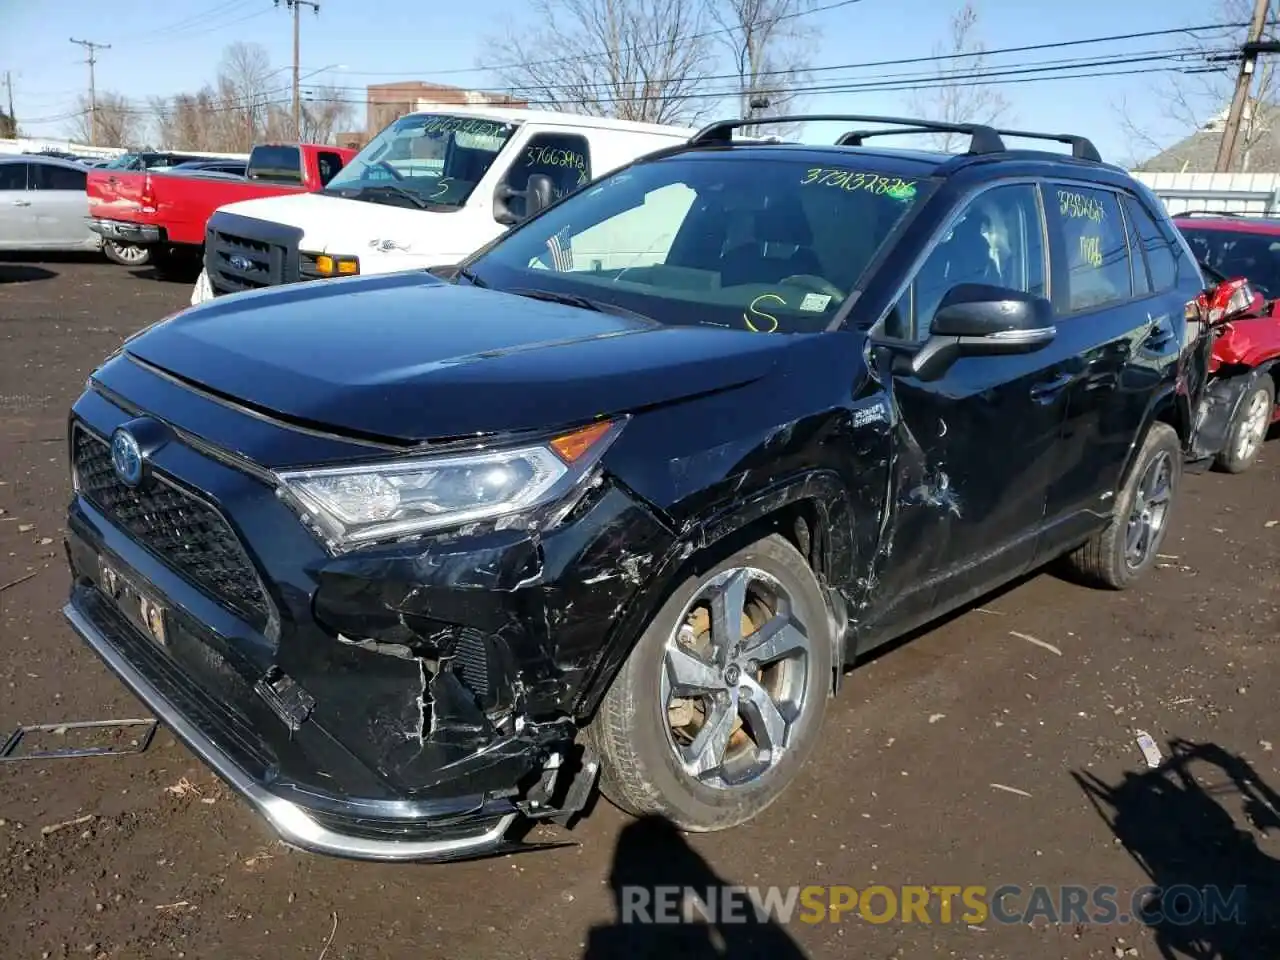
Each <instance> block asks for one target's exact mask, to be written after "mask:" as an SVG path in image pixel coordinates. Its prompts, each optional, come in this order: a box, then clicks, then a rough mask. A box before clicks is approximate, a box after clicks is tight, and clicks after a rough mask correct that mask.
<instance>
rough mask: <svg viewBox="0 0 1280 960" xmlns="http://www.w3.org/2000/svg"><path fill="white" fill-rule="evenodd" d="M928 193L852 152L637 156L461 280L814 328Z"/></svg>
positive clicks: (598, 302)
mask: <svg viewBox="0 0 1280 960" xmlns="http://www.w3.org/2000/svg"><path fill="white" fill-rule="evenodd" d="M934 188H935V183H934V181H932V180H929V179H926V178H923V177H921V178H917V177H914V176H911V175H909V174H908V175H904V172H903V170H901V169H899V170H893V169H887V168H881V167H879V166H877V165H875V162H874V161H868V159H867V158H864V157H860V156H855V155H848V156H835V157H830V158H828V159H827V160H826V162H825V163H818V162H815V161H814V160H813V159H812V157H797V156H794V155H793V156H784V155H781V154H779V155H777V156H774V157H768V158H767V159H766V158H762V157H753V158H752V159H751V160H750V162H738V157H736V156H735V155H734V154H733V153H731V152H728V151H726V152H723V153H706V154H687V155H684V156H679V157H672V158H668V159H659V160H653V161H649V162H643V161H642V162H640V163H637V164H635V165H634V166H632V167H630V168H626V169H623V170H621V171H618V172H617V173H614V174H612V175H610V176H606V177H605V178H603V179H602V180H600V181H599V182H598V183H597V184H596V185H594V186H590V187H587V188H586V189H584V190H582V191H580V192H579V193H575V194H572V195H570V196H569V197H567V198H566V199H564V200H562V201H561V202H559V203H557V204H556V205H555V206H554V207H551V208H550V209H548V210H547V211H545V212H544V213H542V214H541V215H539V216H536V217H534V218H532V219H531V220H529V221H528V222H527V223H526V224H524V225H523V226H520V227H517V228H515V229H514V230H512V232H510V233H508V234H507V235H506V236H505V237H503V238H502V239H501V240H499V241H498V242H497V243H496V244H495V245H494V246H493V247H491V248H490V249H489V250H488V252H486V253H484V254H483V255H481V256H479V257H478V258H476V259H475V260H474V261H473V262H471V263H469V264H466V265H465V266H466V270H465V272H463V274H462V276H463V277H464V278H470V279H471V280H472V282H474V283H477V284H479V285H483V286H489V287H493V288H496V289H499V290H506V291H509V292H513V293H522V294H527V295H530V296H539V297H542V298H552V299H563V300H565V301H566V302H572V300H574V299H577V300H578V301H579V302H580V303H583V302H586V301H590V302H591V303H593V304H594V305H595V307H596V308H597V309H600V308H602V305H609V306H612V307H615V308H620V309H623V310H628V311H633V312H636V313H641V314H644V315H645V316H647V317H649V318H652V319H653V320H655V321H657V322H659V323H663V324H679V325H684V324H709V325H713V326H721V327H728V328H730V329H735V330H751V331H755V332H759V333H817V332H820V331H822V330H824V329H826V327H827V325H828V324H829V323H830V322H831V320H832V319H833V317H834V316H835V314H836V312H837V311H838V310H839V309H840V307H841V305H842V304H843V303H844V302H845V301H846V300H847V299H848V298H849V297H850V296H851V295H852V294H853V293H854V292H855V291H856V290H858V289H859V284H860V282H861V280H862V275H863V274H864V273H865V272H866V270H867V268H868V267H869V266H870V265H871V264H872V262H873V261H874V259H875V257H876V254H877V253H878V252H879V251H880V249H881V248H882V247H884V246H885V244H886V242H887V241H889V239H890V237H891V236H893V234H894V231H895V230H896V229H897V228H898V226H899V224H901V223H902V222H903V218H904V217H905V215H906V214H907V212H908V211H910V210H911V209H912V208H913V207H915V206H916V205H917V204H919V203H921V202H922V201H923V200H924V199H925V198H926V197H927V196H929V195H930V194H931V193H932V191H933V190H934Z"/></svg>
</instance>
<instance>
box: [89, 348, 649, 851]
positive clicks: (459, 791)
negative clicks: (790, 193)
mask: <svg viewBox="0 0 1280 960" xmlns="http://www.w3.org/2000/svg"><path fill="white" fill-rule="evenodd" d="M93 383H94V384H103V385H104V386H103V388H102V389H99V388H98V387H96V386H91V388H90V389H89V390H88V391H86V393H85V394H83V395H82V396H81V397H80V399H79V400H78V401H77V403H76V405H75V408H74V411H73V415H72V421H71V425H70V431H69V433H70V437H69V439H70V440H71V450H72V458H73V462H74V463H75V476H76V480H77V487H76V495H75V496H74V497H73V499H72V502H71V505H70V509H69V511H68V523H67V530H68V533H67V549H68V556H69V561H70V566H71V571H72V576H73V584H74V586H73V591H72V596H71V603H70V605H69V607H68V609H67V611H66V612H67V616H68V618H69V619H70V621H71V623H72V625H73V626H74V627H75V628H76V630H77V632H78V633H79V634H80V635H81V636H82V637H83V638H84V639H85V641H86V642H87V643H88V644H89V646H91V647H92V648H93V649H94V650H95V651H96V652H97V653H98V654H99V656H101V657H102V658H103V659H104V660H105V661H106V663H107V664H108V666H109V667H110V668H111V669H112V670H113V671H114V672H115V673H116V674H117V675H118V676H120V678H121V679H122V680H123V681H124V682H125V683H126V684H127V685H128V686H129V687H130V688H131V689H133V690H134V691H135V692H136V693H137V694H138V695H139V696H140V697H141V698H142V699H143V700H145V701H146V702H147V703H148V704H149V705H150V706H151V708H152V710H153V711H154V712H155V713H156V715H157V716H158V717H159V718H160V719H162V720H163V721H164V722H165V723H166V724H167V725H168V726H169V727H171V728H172V729H173V730H174V731H175V732H176V733H177V734H178V736H179V737H180V738H181V739H183V740H184V741H185V742H186V743H187V744H188V745H189V746H190V747H191V749H192V750H193V751H194V752H195V753H196V754H197V755H199V756H200V757H201V758H202V759H204V760H205V761H206V762H207V763H208V764H209V765H210V766H211V767H212V768H213V769H214V770H216V771H217V772H218V773H219V774H220V775H221V776H222V777H223V778H224V779H226V780H227V781H228V782H229V783H230V784H231V785H232V786H233V787H235V788H236V789H237V790H238V791H239V792H240V793H241V794H243V795H244V796H245V797H246V798H247V799H248V800H249V801H250V803H251V804H253V806H254V807H255V808H256V809H257V810H258V811H259V812H260V813H262V815H263V816H264V817H265V818H266V819H267V820H268V821H269V822H270V823H271V824H272V825H273V827H274V828H275V829H276V830H277V831H279V832H280V834H281V835H282V836H283V837H284V838H285V839H286V840H287V841H288V842H290V843H294V844H296V845H297V846H300V847H305V848H308V849H313V850H317V851H321V852H326V853H337V854H341V855H345V856H351V857H360V858H375V859H388V860H398V859H449V858H458V857H467V856H475V855H478V854H481V853H484V852H486V851H490V850H496V849H499V848H501V847H502V846H504V843H503V837H504V834H505V831H506V830H507V828H508V826H510V824H511V823H512V819H511V818H512V816H513V815H516V814H519V815H522V816H528V817H556V818H560V819H563V818H564V815H566V814H571V813H572V812H573V811H574V810H576V809H579V808H580V807H575V806H574V804H577V803H580V802H585V798H583V797H582V796H581V791H580V789H579V785H580V782H581V781H582V774H581V771H587V774H588V775H589V774H593V773H594V769H593V768H592V765H591V763H590V762H589V760H588V759H587V758H586V757H585V756H580V755H579V750H580V749H581V747H580V746H579V745H578V744H577V743H576V742H575V741H576V739H577V732H578V729H577V723H578V720H579V719H580V709H579V708H580V704H581V703H582V702H583V699H584V697H585V695H586V694H587V692H588V689H587V687H588V683H589V682H591V683H595V678H596V677H598V676H601V675H605V674H607V671H608V669H609V665H610V664H611V663H613V662H614V661H615V660H616V659H617V656H618V655H619V654H618V651H614V653H613V654H610V653H609V652H608V651H609V649H610V648H609V645H608V637H609V631H610V629H611V626H612V623H613V621H614V620H616V614H617V611H619V610H621V609H622V608H623V607H624V606H625V605H626V604H627V603H628V601H629V600H630V599H631V598H632V597H633V596H634V595H636V594H637V593H638V592H639V590H640V585H641V584H642V582H643V576H642V574H643V567H642V564H643V563H644V562H645V561H647V560H648V557H650V556H653V557H657V556H662V555H664V554H665V553H666V552H667V550H668V548H669V546H670V532H669V531H668V530H667V529H666V528H665V527H664V526H663V525H662V524H661V523H660V522H658V521H657V520H656V518H655V517H654V516H653V514H652V512H651V511H650V510H649V509H648V508H647V507H646V506H645V505H643V504H642V503H641V502H639V501H637V500H636V499H635V497H634V496H632V495H631V494H629V492H627V491H626V490H625V489H622V488H620V487H618V486H616V485H614V484H612V483H603V484H601V485H599V486H598V487H595V488H593V489H592V490H591V492H590V494H589V495H586V496H584V499H583V500H582V501H581V503H580V504H579V506H578V508H577V509H576V510H575V512H574V514H573V519H572V521H571V522H565V523H564V524H562V525H561V526H560V527H559V528H557V529H554V530H547V531H543V532H541V533H540V534H539V533H534V532H530V531H527V530H517V529H512V530H502V531H490V532H488V533H484V532H477V533H474V534H467V535H458V534H454V535H446V536H441V537H439V538H434V539H433V538H422V539H421V540H414V541H405V542H402V543H392V544H385V545H380V546H370V547H367V548H364V549H361V550H355V551H350V552H348V553H344V554H341V555H336V556H335V555H333V554H330V553H328V552H327V551H326V550H325V549H324V547H323V546H322V544H321V543H320V542H319V541H318V540H317V539H316V538H315V537H314V536H312V535H311V533H310V532H309V531H308V530H307V529H306V528H305V527H304V525H303V524H302V523H301V522H299V519H298V517H297V515H296V514H294V513H293V511H292V510H291V509H290V508H289V507H288V506H287V505H286V504H285V503H283V502H282V501H281V499H280V498H279V497H278V496H277V495H276V491H275V487H274V484H273V483H271V481H270V477H269V476H267V477H265V478H264V476H262V473H261V471H262V470H263V469H266V470H270V469H277V468H278V467H279V466H280V465H281V464H280V462H279V461H275V462H273V460H272V459H271V458H272V457H287V458H288V461H292V462H295V463H325V462H335V461H340V460H345V459H348V458H350V457H352V456H353V455H355V453H358V452H361V451H359V449H358V448H353V447H352V445H351V444H350V443H349V442H348V441H346V440H342V439H341V438H330V437H324V436H316V435H314V434H309V433H302V432H297V431H294V430H292V429H290V428H288V427H287V426H285V425H283V424H279V423H273V422H270V421H267V420H264V419H261V418H254V417H248V416H246V415H245V414H244V413H243V412H241V411H238V410H235V409H232V408H231V407H229V406H228V405H226V404H223V403H219V402H217V401H215V400H213V399H211V398H207V397H204V396H202V395H200V394H198V393H195V392H193V391H190V390H188V389H185V388H184V387H182V386H180V385H178V384H176V383H174V382H172V381H170V380H168V379H166V378H163V377H158V376H156V375H154V374H153V373H151V372H148V371H147V370H146V369H144V368H143V367H140V366H138V365H137V364H135V363H133V362H132V361H131V360H130V359H129V358H128V357H127V356H117V357H115V358H113V359H112V360H110V361H108V362H107V364H105V365H104V366H103V367H102V368H100V369H99V370H98V371H96V372H95V374H94V380H93ZM108 386H109V389H108ZM115 390H119V391H120V393H116V392H114V391H115ZM125 397H128V398H129V399H128V400H126V399H125ZM139 404H144V405H145V406H141V407H140V406H138V405H139ZM146 409H151V410H165V411H166V413H167V414H168V415H169V416H170V417H172V418H173V419H172V421H171V422H172V423H181V424H183V425H184V428H183V431H181V432H175V431H174V428H172V427H164V430H165V431H166V436H167V439H166V440H165V441H164V442H163V443H162V444H161V445H160V446H158V447H156V448H155V449H154V450H152V451H151V452H150V453H149V454H148V459H147V463H148V464H149V467H148V470H149V476H150V478H151V479H150V480H149V481H148V483H146V484H143V485H141V486H139V487H138V488H136V489H133V490H131V491H129V490H124V489H122V488H121V487H119V486H118V485H117V481H116V480H115V479H114V473H113V468H112V466H111V460H110V456H109V443H108V441H107V438H108V437H110V436H111V434H112V431H114V430H115V429H116V428H117V427H118V426H120V425H122V424H124V423H126V422H130V421H131V420H133V419H134V418H137V417H138V416H139V415H140V414H143V411H144V410H146ZM144 419H145V415H144ZM152 422H153V424H154V421H152ZM186 430H190V431H192V432H191V433H186V432H185V431H186ZM230 450H236V451H237V454H236V455H235V456H234V457H233V456H232V455H231V454H229V453H228V452H227V451H230ZM365 455H366V456H367V453H365ZM237 458H242V459H237ZM104 563H105V564H107V565H108V566H109V568H110V570H109V571H107V572H105V573H104V572H103V569H102V565H103V564H104ZM112 571H114V572H115V573H118V574H119V575H120V576H121V577H122V578H123V579H124V580H125V581H126V582H128V584H129V585H130V586H133V587H136V588H137V589H138V590H139V592H140V593H143V594H145V595H148V596H149V599H151V600H152V601H154V602H155V603H156V604H157V605H159V607H161V608H162V609H163V611H164V614H163V616H164V619H165V624H166V625H165V628H164V630H163V637H162V638H160V639H153V637H152V635H151V634H149V633H148V625H146V624H141V623H139V622H138V618H137V607H136V606H131V605H128V604H123V601H122V599H121V595H120V593H119V591H118V590H117V589H116V588H115V587H114V586H113V576H112ZM122 604H123V605H122ZM126 609H127V610H128V611H129V616H128V617H126V616H125V614H124V613H123V612H122V611H123V610H126ZM273 676H275V677H277V678H278V677H281V676H283V677H284V678H285V681H286V684H285V686H286V687H288V686H289V685H292V690H293V693H294V694H297V695H298V696H299V697H300V698H301V700H302V701H303V708H302V709H300V710H297V711H295V710H294V706H296V704H292V705H291V702H290V703H282V701H281V700H279V699H278V698H277V697H276V696H275V695H274V693H273V691H272V690H271V689H268V688H264V686H263V685H264V683H268V687H270V684H271V683H274V681H270V682H268V681H269V678H271V677H273ZM592 689H594V687H592Z"/></svg>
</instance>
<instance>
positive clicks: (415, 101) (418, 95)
mask: <svg viewBox="0 0 1280 960" xmlns="http://www.w3.org/2000/svg"><path fill="white" fill-rule="evenodd" d="M365 104H366V106H365V129H364V131H363V132H359V131H350V132H344V133H338V134H335V135H334V140H335V142H336V143H337V145H338V146H340V147H349V148H351V149H353V150H358V149H360V147H362V146H364V145H365V144H366V143H368V142H369V140H370V139H371V138H372V137H373V136H374V135H375V134H377V133H378V131H380V130H381V129H382V128H383V127H385V126H386V125H387V124H389V123H391V121H393V120H395V119H396V118H397V117H402V116H404V115H405V114H406V113H419V112H423V111H428V110H447V109H449V108H450V107H458V106H475V105H479V104H484V105H488V106H499V107H527V106H528V105H529V103H528V101H527V100H521V99H519V98H518V97H512V96H508V95H507V94H505V93H489V92H487V91H484V90H467V89H465V88H463V87H450V86H445V85H443V84H439V83H424V82H423V81H421V80H398V81H396V82H395V83H374V84H370V85H369V86H368V87H367V88H366V99H365Z"/></svg>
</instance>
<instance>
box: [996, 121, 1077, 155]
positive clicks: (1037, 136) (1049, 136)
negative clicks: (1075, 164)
mask: <svg viewBox="0 0 1280 960" xmlns="http://www.w3.org/2000/svg"><path fill="white" fill-rule="evenodd" d="M996 133H998V134H1001V135H1002V136H1006V137H1025V138H1026V139H1028V140H1053V141H1055V142H1057V143H1066V144H1069V145H1070V146H1071V156H1073V157H1075V158H1076V159H1077V160H1089V161H1091V162H1093V163H1101V162H1102V154H1100V153H1098V148H1097V147H1095V146H1094V145H1093V142H1092V141H1091V140H1089V139H1088V138H1087V137H1078V136H1076V135H1075V134H1074V133H1034V132H1032V131H1030V130H1005V129H1004V128H1003V127H1001V128H998V129H997V130H996Z"/></svg>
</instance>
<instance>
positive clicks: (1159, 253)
mask: <svg viewBox="0 0 1280 960" xmlns="http://www.w3.org/2000/svg"><path fill="white" fill-rule="evenodd" d="M1124 212H1125V214H1126V215H1127V216H1128V217H1129V218H1130V219H1131V220H1132V221H1133V224H1134V227H1135V228H1136V229H1137V233H1138V239H1139V241H1140V242H1141V244H1142V251H1143V253H1144V254H1145V255H1146V260H1147V269H1148V270H1149V271H1150V273H1151V287H1152V289H1153V290H1154V291H1155V292H1156V293H1163V292H1164V291H1166V290H1172V289H1173V288H1174V287H1176V286H1177V285H1178V254H1177V251H1175V250H1174V248H1173V244H1171V243H1170V242H1169V240H1168V238H1166V237H1165V236H1164V234H1162V233H1161V232H1160V228H1159V227H1158V226H1156V222H1155V220H1153V219H1152V217H1151V214H1149V213H1148V212H1147V210H1146V208H1145V207H1143V206H1142V204H1140V203H1139V202H1138V201H1137V200H1134V199H1133V198H1132V197H1125V198H1124Z"/></svg>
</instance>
